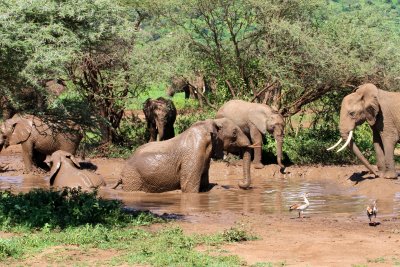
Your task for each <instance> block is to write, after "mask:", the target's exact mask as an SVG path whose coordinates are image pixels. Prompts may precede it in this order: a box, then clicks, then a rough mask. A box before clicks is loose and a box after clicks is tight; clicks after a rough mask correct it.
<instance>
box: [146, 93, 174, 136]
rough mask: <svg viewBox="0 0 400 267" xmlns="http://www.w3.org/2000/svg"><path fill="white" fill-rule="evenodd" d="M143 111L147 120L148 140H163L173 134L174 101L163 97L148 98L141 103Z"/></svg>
mask: <svg viewBox="0 0 400 267" xmlns="http://www.w3.org/2000/svg"><path fill="white" fill-rule="evenodd" d="M143 112H144V115H145V117H146V121H147V130H148V131H149V132H150V140H149V142H152V141H156V140H157V141H163V140H167V139H170V138H172V137H174V136H175V130H174V123H175V119H176V108H175V105H174V103H173V102H172V101H171V100H169V99H165V98H163V97H159V98H157V99H154V100H153V99H151V98H148V99H147V100H146V101H145V102H144V104H143Z"/></svg>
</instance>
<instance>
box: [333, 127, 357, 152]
mask: <svg viewBox="0 0 400 267" xmlns="http://www.w3.org/2000/svg"><path fill="white" fill-rule="evenodd" d="M352 137H353V131H350V134H349V137H347V140H346V143H344V145H343V146H342V147H341V148H339V149H338V151H336V152H340V151H342V150H343V149H345V147H346V146H347V145H348V144H349V143H350V141H351V138H352Z"/></svg>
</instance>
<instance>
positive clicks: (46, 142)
mask: <svg viewBox="0 0 400 267" xmlns="http://www.w3.org/2000/svg"><path fill="white" fill-rule="evenodd" d="M82 137H83V135H82V132H81V129H80V127H79V125H77V124H75V123H74V122H72V121H69V120H64V121H53V120H52V121H51V122H50V120H48V119H41V118H39V117H36V116H33V115H20V114H16V115H14V116H13V117H12V118H11V119H8V120H6V121H5V122H4V123H3V124H2V125H1V126H0V151H1V150H2V148H3V147H4V148H7V147H8V146H9V145H16V144H21V146H22V157H23V160H24V166H25V170H24V171H25V172H26V173H27V172H31V171H32V170H33V167H34V166H35V167H40V168H43V169H48V166H47V165H46V164H45V163H44V160H45V159H46V155H51V154H52V153H53V152H55V151H57V150H64V151H67V152H70V153H72V154H75V152H76V150H77V148H78V145H79V143H80V141H81V139H82Z"/></svg>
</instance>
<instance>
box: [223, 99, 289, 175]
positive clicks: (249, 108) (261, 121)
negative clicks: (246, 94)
mask: <svg viewBox="0 0 400 267" xmlns="http://www.w3.org/2000/svg"><path fill="white" fill-rule="evenodd" d="M216 118H228V119H231V120H232V121H233V122H234V123H235V124H236V125H238V126H239V127H240V129H241V130H242V131H243V132H244V133H245V134H246V135H247V136H248V137H249V138H250V140H251V142H252V143H253V144H255V145H258V146H257V147H255V148H254V159H253V164H254V167H255V168H257V169H261V168H263V167H264V166H263V164H262V163H261V152H262V151H261V146H262V143H263V136H264V135H265V134H266V133H267V132H268V133H270V134H272V135H273V136H274V138H275V140H276V153H277V162H278V165H279V166H280V167H281V168H282V169H283V168H284V165H283V164H282V145H283V138H284V129H285V121H284V119H283V116H282V115H281V114H280V113H278V112H277V111H275V110H273V109H272V108H271V107H269V106H267V105H264V104H258V103H250V102H246V101H243V100H231V101H228V102H227V103H225V104H224V105H223V106H222V107H221V108H220V109H219V110H218V112H217V115H216Z"/></svg>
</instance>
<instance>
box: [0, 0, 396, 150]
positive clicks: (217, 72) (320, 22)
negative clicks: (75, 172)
mask: <svg viewBox="0 0 400 267" xmlns="http://www.w3.org/2000/svg"><path fill="white" fill-rule="evenodd" d="M0 14H1V15H0V91H1V94H2V99H1V104H2V108H3V111H8V112H3V115H4V116H7V114H12V113H13V112H16V111H26V112H35V113H40V112H42V113H50V112H53V113H55V112H58V113H60V111H61V114H63V115H67V116H69V117H72V118H73V119H76V120H81V121H84V122H85V123H86V124H87V125H90V126H91V127H92V129H95V130H97V131H98V132H99V133H100V136H101V137H102V138H101V139H102V141H103V142H108V141H111V142H118V141H119V133H120V131H119V127H120V123H121V119H122V114H123V110H124V109H126V108H127V105H128V103H130V99H132V98H135V97H137V96H138V94H140V93H142V92H144V91H146V90H148V88H150V86H152V85H164V86H165V85H166V84H168V83H169V82H170V80H171V78H173V77H176V76H183V77H187V78H191V77H194V76H195V75H196V74H198V73H201V74H203V75H204V77H205V78H206V79H207V80H208V81H211V80H212V81H213V82H214V83H215V84H217V87H216V90H213V91H210V92H208V93H206V94H205V95H204V97H206V98H207V101H206V102H208V103H209V104H211V105H212V106H214V107H215V106H218V105H220V104H221V103H223V102H224V101H226V100H228V99H231V98H244V99H248V100H251V101H258V102H263V103H268V104H270V105H272V106H274V107H275V108H276V109H278V110H280V112H282V113H283V114H284V115H285V116H287V117H290V116H291V115H293V114H296V113H298V112H299V111H301V110H302V108H303V107H304V106H305V105H309V104H310V103H313V104H312V105H314V106H312V105H311V106H309V107H310V108H311V109H312V108H317V109H318V111H319V113H320V114H321V110H323V111H325V112H322V113H329V117H330V118H332V117H333V116H334V114H335V112H331V111H335V109H336V107H335V105H337V103H338V101H340V99H341V97H342V96H343V95H344V94H346V93H347V92H349V91H350V90H352V89H354V88H355V87H356V86H358V85H359V84H360V83H363V82H367V81H368V82H373V83H375V84H377V85H378V86H380V87H381V88H383V89H387V90H399V88H400V49H399V47H398V44H399V43H400V3H399V1H397V0H394V1H383V0H375V1H371V0H364V1H347V0H342V1H338V0H336V1H326V0H297V1H291V0H262V1H261V0H247V1H244V0H230V1H227V0H201V1H200V0H187V1H181V0H167V1H156V0H143V1H133V0H132V1H128V0H121V1H111V0H91V1H85V0H71V1H61V0H32V1H25V0H3V1H1V2H0ZM52 79H58V80H60V81H62V84H63V85H65V87H66V88H67V89H66V92H65V93H63V94H62V95H61V96H58V94H54V92H53V91H52V90H49V88H48V86H46V82H47V81H49V80H52ZM39 100H40V101H39ZM32 101H34V104H32ZM38 101H39V102H40V103H42V104H40V105H38V104H36V103H37V102H38Z"/></svg>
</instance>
